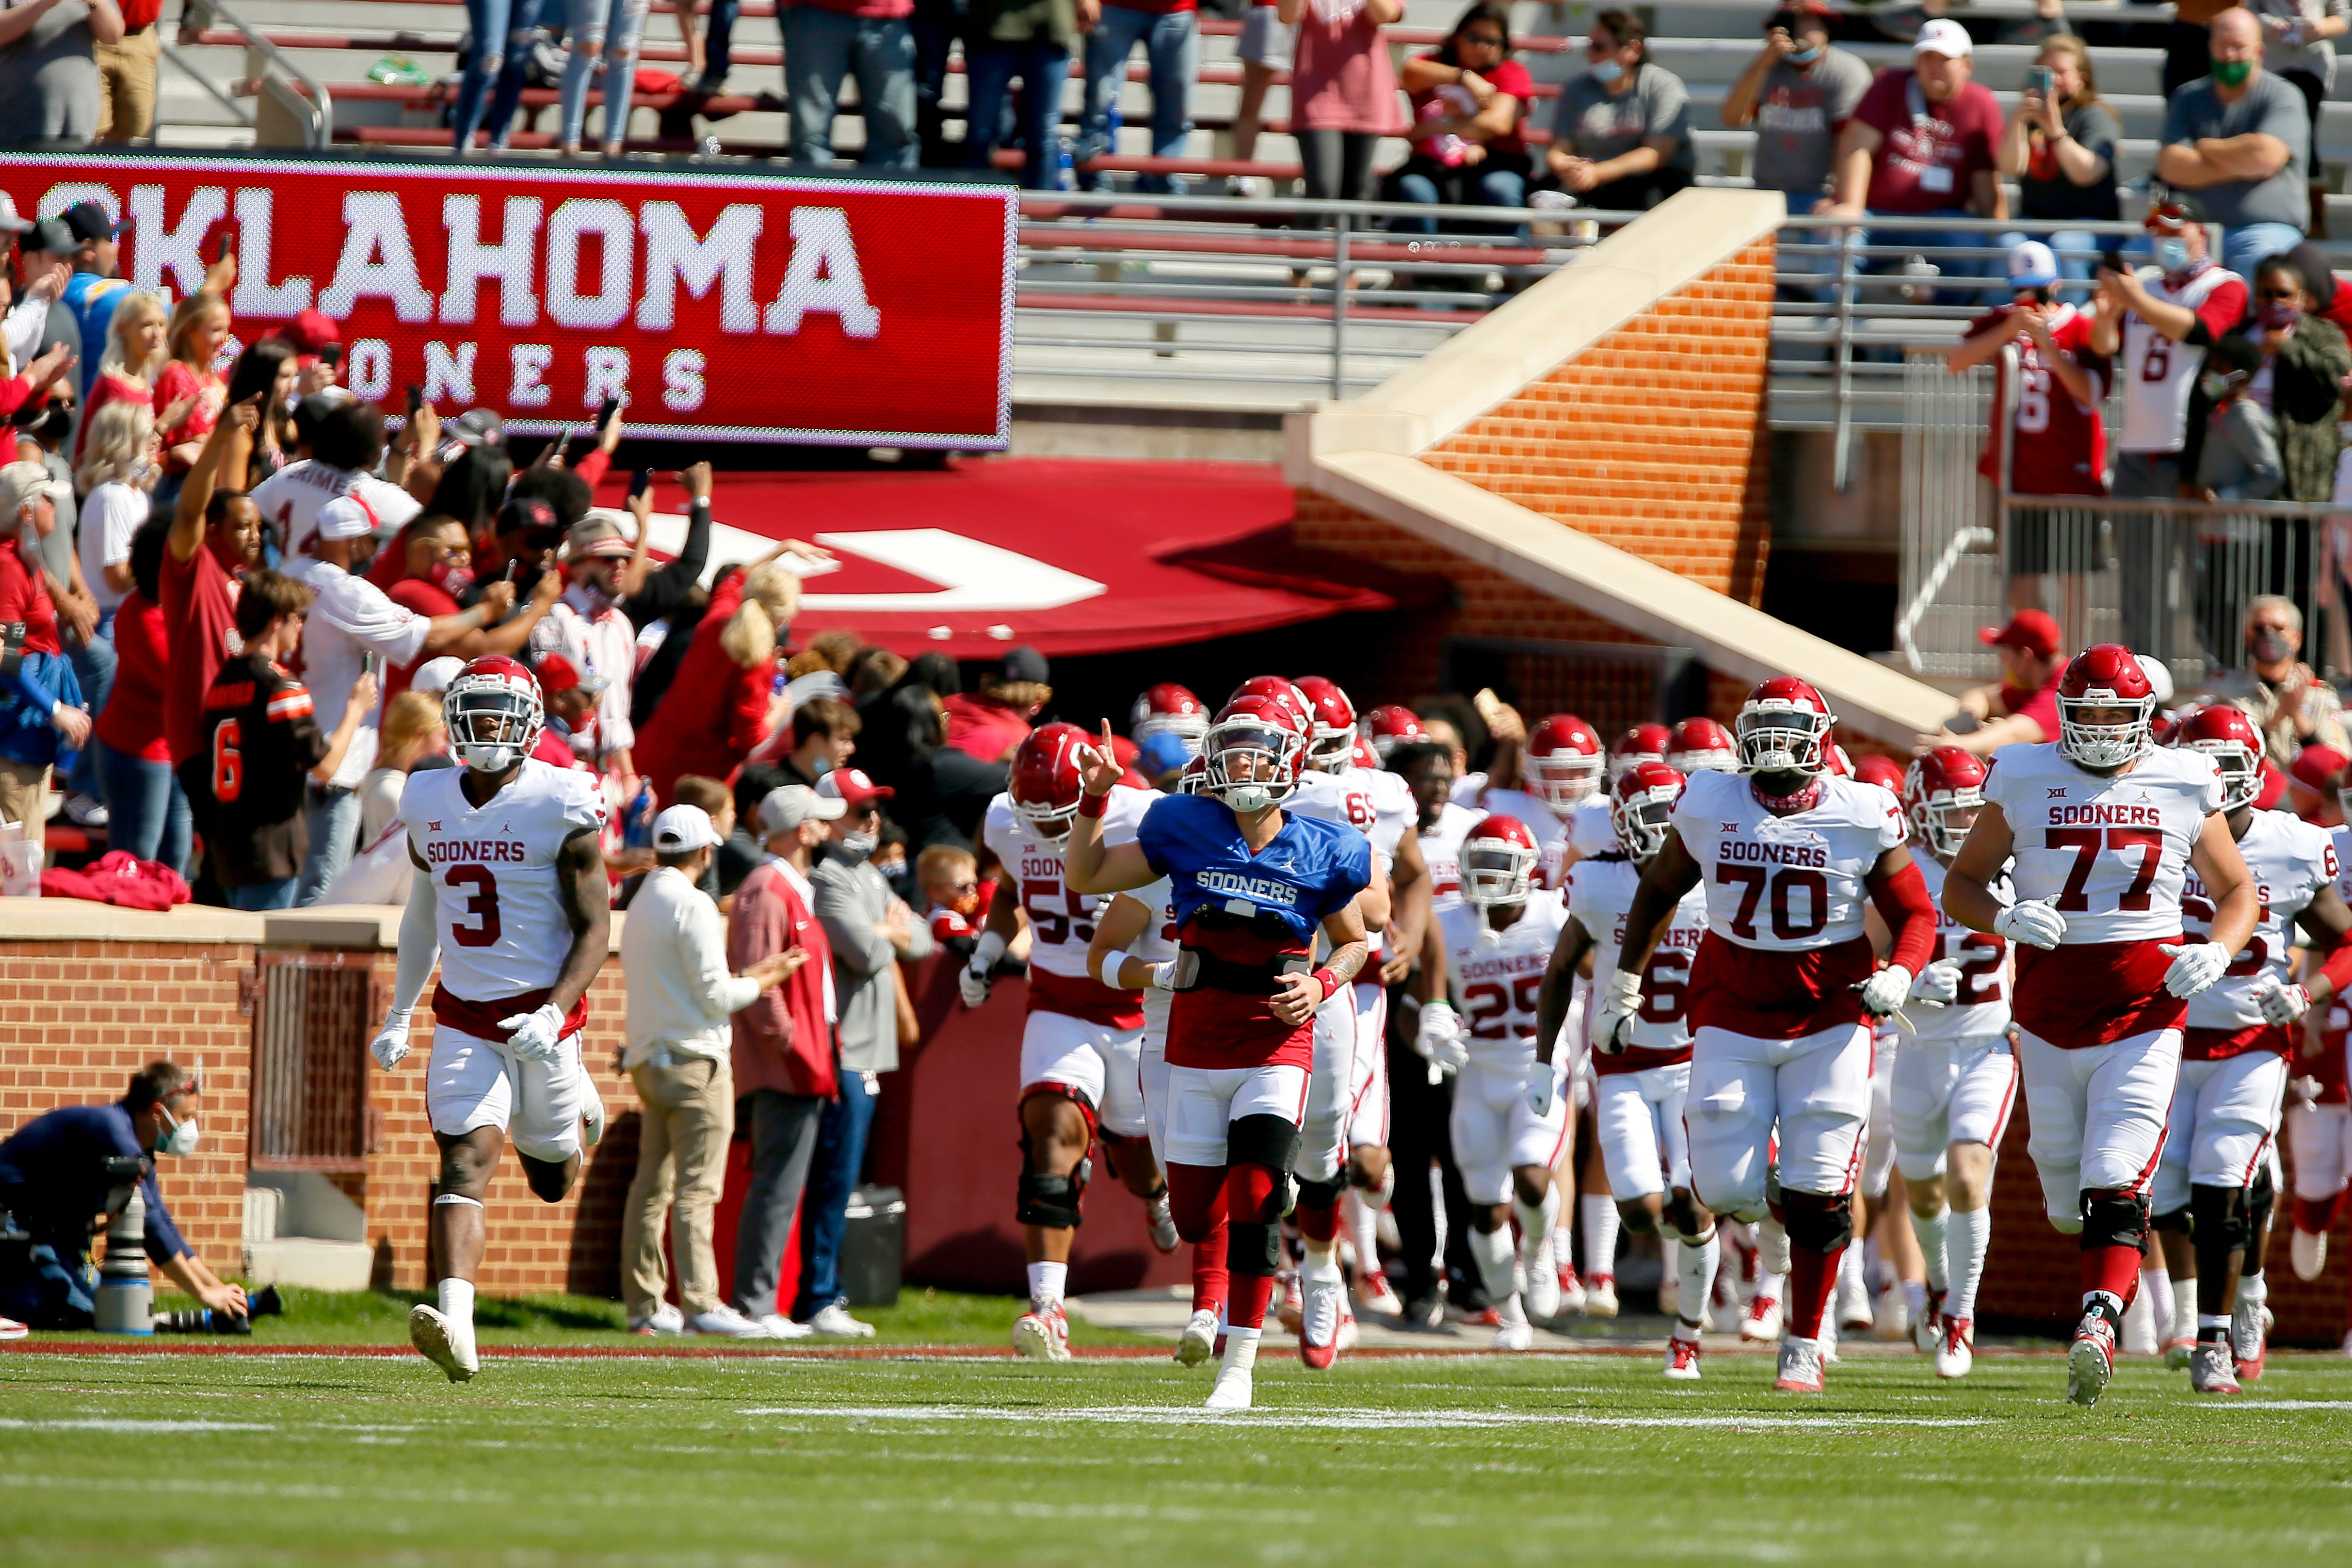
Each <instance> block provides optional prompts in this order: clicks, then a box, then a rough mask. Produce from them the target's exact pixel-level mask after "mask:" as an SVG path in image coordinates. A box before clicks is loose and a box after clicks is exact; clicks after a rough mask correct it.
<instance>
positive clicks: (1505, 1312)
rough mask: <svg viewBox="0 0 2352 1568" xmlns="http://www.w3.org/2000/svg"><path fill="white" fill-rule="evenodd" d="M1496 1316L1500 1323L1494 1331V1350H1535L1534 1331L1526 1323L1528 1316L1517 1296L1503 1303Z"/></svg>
mask: <svg viewBox="0 0 2352 1568" xmlns="http://www.w3.org/2000/svg"><path fill="white" fill-rule="evenodd" d="M1497 1315H1498V1316H1499V1317H1500V1318H1501V1320H1502V1321H1501V1322H1500V1323H1499V1324H1497V1325H1496V1329H1495V1348H1496V1350H1498V1351H1531V1350H1533V1349H1535V1348H1536V1331H1535V1329H1534V1328H1533V1326H1531V1325H1530V1324H1529V1323H1528V1314H1527V1312H1526V1310H1524V1309H1523V1308H1521V1307H1520V1305H1519V1299H1518V1298H1517V1296H1514V1297H1512V1298H1511V1299H1510V1300H1507V1301H1506V1302H1504V1303H1503V1305H1502V1307H1501V1308H1500V1309H1499V1310H1498V1312H1497Z"/></svg>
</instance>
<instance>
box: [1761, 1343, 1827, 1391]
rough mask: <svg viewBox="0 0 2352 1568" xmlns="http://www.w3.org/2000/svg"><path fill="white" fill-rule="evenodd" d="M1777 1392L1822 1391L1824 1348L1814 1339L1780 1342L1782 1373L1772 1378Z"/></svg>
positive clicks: (1773, 1388)
mask: <svg viewBox="0 0 2352 1568" xmlns="http://www.w3.org/2000/svg"><path fill="white" fill-rule="evenodd" d="M1772 1391H1773V1392H1774V1393H1776V1394H1819V1393H1820V1392H1821V1391H1822V1349H1821V1345H1820V1344H1819V1343H1818V1342H1815V1341H1812V1340H1800V1339H1795V1338H1790V1339H1785V1340H1782V1341H1781V1342H1780V1375H1779V1376H1778V1377H1776V1378H1774V1379H1773V1380H1772Z"/></svg>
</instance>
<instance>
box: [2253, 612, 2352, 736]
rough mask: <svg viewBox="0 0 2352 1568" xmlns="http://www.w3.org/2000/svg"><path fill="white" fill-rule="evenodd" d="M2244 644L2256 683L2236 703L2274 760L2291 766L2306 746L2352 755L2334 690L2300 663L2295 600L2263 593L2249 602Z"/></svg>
mask: <svg viewBox="0 0 2352 1568" xmlns="http://www.w3.org/2000/svg"><path fill="white" fill-rule="evenodd" d="M2244 647H2245V654H2246V664H2247V667H2248V668H2250V669H2251V670H2252V672H2253V677H2254V680H2255V683H2256V684H2255V687H2254V690H2253V693H2252V695H2251V696H2249V697H2246V698H2244V699H2242V700H2240V702H2239V706H2241V707H2242V708H2244V709H2245V710H2246V711H2247V712H2248V713H2250V714H2252V716H2253V721H2254V727H2255V728H2256V729H2259V730H2260V731H2262V732H2263V742H2264V744H2265V749H2266V750H2267V752H2268V753H2269V756H2270V758H2271V760H2272V761H2273V762H2274V763H2280V764H2282V765H2287V764H2292V763H2294V760H2295V757H2296V754H2297V753H2298V752H2300V751H2301V750H2302V749H2303V748H2304V747H2305V746H2326V747H2327V748H2329V749H2330V750H2332V751H2334V752H2336V753H2337V754H2339V755H2342V754H2345V753H2352V744H2347V742H2346V739H2345V735H2346V731H2345V728H2344V717H2343V703H2342V702H2341V701H2340V700H2338V699H2337V697H2336V689H2335V688H2334V687H2332V686H2330V685H2328V684H2327V682H2326V681H2324V680H2322V679H2319V677H2318V676H2316V675H2315V674H2313V673H2312V668H2311V666H2309V665H2308V664H2305V662H2304V661H2303V612H2302V611H2301V610H2299V609H2297V608H2296V607H2295V604H2294V600H2293V599H2290V598H2287V597H2285V596H2284V595H2279V594H2263V595H2257V596H2256V597H2255V598H2254V599H2252V601H2251V602H2249V603H2248V604H2247V605H2246V622H2245V634H2244Z"/></svg>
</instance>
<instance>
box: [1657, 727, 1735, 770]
mask: <svg viewBox="0 0 2352 1568" xmlns="http://www.w3.org/2000/svg"><path fill="white" fill-rule="evenodd" d="M1666 765H1667V766H1668V767H1670V768H1672V769H1674V770H1675V772H1676V773H1680V774H1682V775H1683V777H1685V778H1688V777H1690V775H1691V774H1693V773H1738V771H1739V748H1738V746H1736V745H1734V744H1733V743H1732V740H1731V731H1728V730H1727V729H1725V728H1724V727H1723V726H1722V725H1720V724H1718V723H1717V722H1716V721H1714V720H1712V719H1708V718H1704V717H1702V718H1694V719H1685V720H1684V721H1682V722H1681V723H1679V724H1677V725H1675V728H1674V732H1673V733H1672V734H1670V735H1669V736H1667V738H1666Z"/></svg>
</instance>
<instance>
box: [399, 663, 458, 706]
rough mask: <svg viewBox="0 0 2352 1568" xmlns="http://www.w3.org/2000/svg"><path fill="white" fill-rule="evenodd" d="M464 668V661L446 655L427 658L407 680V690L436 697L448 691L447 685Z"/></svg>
mask: <svg viewBox="0 0 2352 1568" xmlns="http://www.w3.org/2000/svg"><path fill="white" fill-rule="evenodd" d="M463 668H466V661H465V660H464V659H462V658H454V657H452V656H451V655H448V654H446V653H445V654H443V655H442V656H441V657H440V658H428V659H426V660H425V662H424V663H423V664H420V665H418V666H417V667H416V673H415V674H414V675H412V676H410V677H409V678H408V689H410V690H411V691H422V692H425V693H426V694H428V695H430V696H434V697H438V696H440V695H441V694H442V693H443V692H445V691H446V690H448V689H449V683H450V682H451V681H453V680H455V679H457V672H458V671H459V670H461V669H463Z"/></svg>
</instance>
